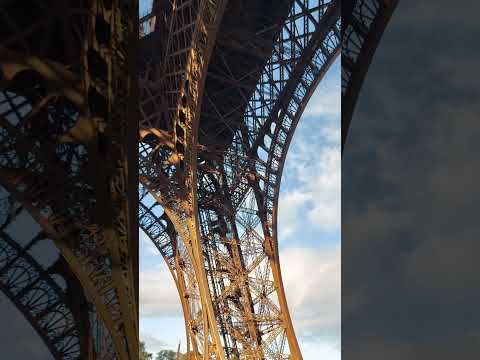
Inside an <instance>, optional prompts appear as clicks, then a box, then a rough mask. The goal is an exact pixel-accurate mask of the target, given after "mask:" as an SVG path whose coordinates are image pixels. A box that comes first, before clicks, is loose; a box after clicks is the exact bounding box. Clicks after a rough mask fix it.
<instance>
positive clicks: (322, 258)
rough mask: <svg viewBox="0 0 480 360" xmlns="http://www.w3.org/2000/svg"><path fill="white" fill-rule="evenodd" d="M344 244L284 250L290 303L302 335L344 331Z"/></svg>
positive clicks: (284, 272) (283, 256) (298, 333)
mask: <svg viewBox="0 0 480 360" xmlns="http://www.w3.org/2000/svg"><path fill="white" fill-rule="evenodd" d="M340 254H341V252H340V246H337V247H336V248H334V249H318V248H286V249H284V250H280V261H281V268H282V269H288V271H283V272H282V278H283V282H284V286H285V292H286V296H287V301H288V307H289V310H290V314H291V316H292V321H293V324H294V327H295V330H296V333H297V336H299V337H312V338H318V337H325V336H328V337H331V336H334V337H337V336H339V335H340V334H339V332H340V316H341V312H340V303H341V288H340V284H341V281H340V272H341V266H340V262H341V257H340Z"/></svg>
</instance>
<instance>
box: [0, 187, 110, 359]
mask: <svg viewBox="0 0 480 360" xmlns="http://www.w3.org/2000/svg"><path fill="white" fill-rule="evenodd" d="M0 192H1V193H2V194H1V195H0V289H1V290H2V292H3V293H4V294H5V295H6V296H7V297H8V298H9V299H10V300H11V301H12V302H13V304H14V305H15V306H16V307H17V308H18V309H19V310H20V311H21V313H22V314H23V315H24V316H25V318H26V319H27V320H28V321H29V322H30V324H31V325H32V326H33V328H34V329H35V331H36V332H37V334H38V335H39V336H40V338H41V339H42V340H43V342H44V343H45V345H46V346H47V348H48V349H49V350H50V352H51V354H52V356H53V358H54V359H65V360H74V359H91V358H93V357H94V356H95V359H105V360H106V359H112V358H114V355H115V351H114V349H113V347H112V341H111V339H110V338H108V333H107V332H106V331H105V329H104V328H103V326H102V325H101V324H99V323H98V319H97V318H96V312H95V311H94V309H93V305H92V304H91V303H90V302H89V301H88V300H87V299H86V298H85V295H84V293H83V290H82V288H81V285H80V283H79V282H78V280H77V279H76V278H75V275H74V274H73V273H72V271H71V270H70V269H69V267H68V264H66V262H65V261H64V259H63V258H62V257H59V256H58V255H56V256H57V260H55V261H52V260H50V261H49V263H48V266H47V265H44V264H41V263H40V262H39V261H37V258H38V253H39V251H40V252H41V253H42V252H43V253H45V252H46V251H45V250H48V244H51V242H50V239H48V237H47V235H46V233H45V232H43V231H42V230H41V229H40V227H39V226H38V224H37V223H36V222H35V221H34V220H33V219H32V218H31V217H30V216H29V215H28V212H26V211H25V210H24V209H23V208H22V206H21V205H20V204H19V203H18V202H16V201H15V200H14V199H13V198H12V197H11V196H9V195H8V193H6V192H5V190H4V189H3V188H0ZM19 227H21V228H22V230H21V231H20V229H19ZM20 232H22V233H23V234H20ZM26 233H27V234H26ZM46 242H48V244H45V243H46ZM42 245H43V248H42ZM51 246H52V247H53V246H54V245H51ZM39 248H40V249H42V250H38V249H39ZM50 252H51V251H50ZM54 254H56V251H55V253H54ZM45 257H46V258H48V257H52V254H49V255H47V256H44V258H45ZM43 261H44V262H45V259H44V260H43Z"/></svg>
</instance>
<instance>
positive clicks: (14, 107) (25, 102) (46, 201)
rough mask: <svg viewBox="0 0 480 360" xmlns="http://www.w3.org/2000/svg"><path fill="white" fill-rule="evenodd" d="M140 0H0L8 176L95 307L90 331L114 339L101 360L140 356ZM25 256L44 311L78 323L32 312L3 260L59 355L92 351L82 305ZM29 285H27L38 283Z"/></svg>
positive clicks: (7, 184)
mask: <svg viewBox="0 0 480 360" xmlns="http://www.w3.org/2000/svg"><path fill="white" fill-rule="evenodd" d="M134 4H135V2H134V1H120V0H85V1H65V0H54V1H49V2H45V1H40V0H35V1H28V2H18V1H13V0H12V1H3V2H2V5H0V24H1V25H0V27H1V30H2V31H1V32H2V34H4V36H3V37H2V39H0V184H1V185H2V186H3V188H4V189H6V191H8V193H9V194H11V196H12V197H13V198H15V200H16V201H18V202H19V203H20V204H21V206H22V207H23V208H24V209H25V210H26V211H28V213H29V214H30V216H31V217H32V218H33V219H34V220H35V221H36V222H37V223H38V224H39V225H40V226H41V229H42V232H43V233H44V234H46V235H45V236H47V237H48V238H49V239H51V240H53V242H54V243H55V245H56V247H57V248H58V250H59V251H60V253H61V254H62V256H63V258H64V259H65V261H66V263H67V264H68V267H69V269H70V270H71V272H72V273H73V274H74V277H75V278H77V279H78V281H79V282H80V284H81V288H82V289H83V292H84V294H85V297H86V298H87V299H88V300H89V301H91V303H92V304H93V309H94V314H93V318H92V319H91V321H90V329H92V328H98V329H102V328H103V327H105V330H106V332H107V333H106V334H105V336H103V335H102V337H104V338H105V339H106V340H105V341H106V346H107V348H109V347H110V348H111V350H105V349H103V350H102V349H99V347H100V348H102V346H101V344H98V343H97V344H96V345H95V346H96V347H97V350H96V351H95V352H96V353H95V352H93V353H91V356H95V357H96V358H97V359H98V358H105V359H133V358H135V357H136V356H137V353H138V324H137V322H138V320H137V299H136V295H135V294H136V287H137V285H136V280H135V276H134V273H133V264H134V263H136V256H137V255H136V252H135V251H133V249H134V247H135V246H136V237H135V235H136V234H137V229H136V225H135V224H136V218H135V217H132V214H130V213H129V211H130V210H129V207H128V197H127V196H126V194H127V192H131V191H132V190H134V191H135V186H136V179H135V176H134V175H133V174H132V173H131V172H132V168H131V166H132V164H134V161H135V159H134V158H132V159H128V158H127V156H128V155H127V154H128V151H127V149H128V147H129V146H130V147H131V146H135V145H136V139H135V134H133V136H132V135H131V131H130V132H129V131H127V130H131V127H132V124H129V123H128V119H129V118H134V115H133V114H134V113H135V112H136V108H135V104H131V103H129V101H128V99H129V98H130V96H132V91H133V87H132V84H134V83H132V81H131V79H133V74H134V73H135V72H134V71H132V70H133V68H132V67H131V61H132V59H131V57H132V54H131V51H130V50H129V48H128V46H129V45H128V42H129V41H131V40H132V39H134V38H135V35H136V34H135V32H134V25H135V21H136V20H135V18H133V14H136V13H137V12H138V9H137V7H136V6H134ZM133 126H134V127H136V124H135V123H133ZM129 174H130V175H129ZM134 184H135V185H134ZM134 194H135V192H134ZM4 239H5V238H4ZM5 244H7V243H5ZM3 251H4V252H5V254H7V253H8V254H9V255H11V254H13V253H12V252H13V251H16V252H17V253H18V254H19V255H21V256H22V259H23V260H25V259H26V252H25V251H26V249H20V248H15V247H14V246H13V245H12V244H9V245H8V246H7V245H5V247H4V248H3ZM132 251H133V253H132ZM23 260H22V261H23ZM27 260H28V261H27ZM27 260H25V262H24V264H27V263H28V266H27V265H25V268H24V269H25V274H28V276H29V277H28V279H30V280H32V281H37V280H35V279H38V281H40V283H38V284H42V286H44V287H45V289H46V291H47V290H48V291H49V293H48V299H49V301H51V306H52V308H48V309H49V310H52V311H53V310H54V306H57V305H58V306H59V308H58V312H56V313H55V312H52V315H48V316H56V315H54V314H57V313H58V314H59V316H60V315H61V316H63V319H64V320H65V321H67V322H66V323H64V324H62V326H69V327H70V328H69V329H70V330H68V329H66V328H63V329H61V328H58V329H57V328H56V327H55V325H54V321H55V320H54V319H53V318H50V317H47V315H45V316H39V315H38V314H33V313H32V312H33V311H37V310H36V308H35V307H32V308H22V306H24V303H23V301H24V299H26V298H25V297H24V296H26V294H24V293H23V292H20V294H19V293H18V292H17V288H15V286H22V283H18V284H17V283H15V279H16V278H15V276H14V268H9V267H8V266H10V265H11V266H13V264H10V265H8V264H7V266H6V267H4V268H3V271H4V274H12V276H13V277H12V278H8V277H7V278H4V279H3V280H4V282H3V285H4V287H3V289H4V290H5V291H7V293H8V294H10V295H12V294H13V295H14V297H13V301H14V303H15V304H17V306H19V307H20V308H21V311H22V312H23V313H24V314H25V315H26V316H27V319H28V320H29V321H30V322H31V323H32V326H33V327H34V328H35V329H37V331H39V332H40V333H41V337H42V338H43V339H44V340H45V341H46V343H47V345H48V347H49V349H50V350H51V351H52V353H53V355H54V356H55V357H57V358H62V359H64V358H68V359H70V358H72V359H73V358H78V359H79V358H82V359H84V358H85V357H84V356H83V355H81V354H82V350H81V349H82V344H80V348H79V346H78V344H77V345H74V344H75V341H77V340H75V339H77V338H78V336H77V335H76V334H77V333H78V331H79V330H78V327H79V326H80V324H79V323H78V322H77V323H75V324H74V323H73V322H72V321H71V320H72V316H74V310H71V311H70V310H68V309H67V308H66V307H65V306H64V307H63V308H61V306H63V305H62V303H58V304H56V302H55V297H57V298H58V299H59V300H61V298H62V297H63V298H64V297H65V296H64V294H63V293H64V290H62V289H59V288H58V287H55V285H54V283H52V282H51V281H50V280H49V277H48V274H45V273H42V272H41V271H40V270H39V269H38V268H37V267H35V265H34V263H33V262H32V259H30V258H29V259H27ZM35 271H36V272H37V273H35ZM28 279H25V281H27V280H28ZM74 280H75V279H74V278H72V281H74ZM23 285H25V286H26V287H25V291H29V287H30V286H33V283H32V284H26V283H24V284H23ZM10 286H14V287H13V288H10ZM20 295H21V296H20ZM32 296H33V295H32ZM45 296H46V295H45ZM33 300H34V299H33V298H32V300H31V301H33ZM29 301H30V300H29ZM29 304H30V305H32V306H35V305H36V304H34V303H29ZM37 305H38V304H37ZM62 309H63V310H62ZM61 311H63V312H61ZM29 314H30V315H32V314H33V315H32V316H30V315H29ZM47 320H48V321H50V320H51V321H52V323H51V324H47V323H45V322H44V321H47ZM50 325H51V327H49V326H50ZM76 329H77V330H76ZM62 331H65V332H69V331H70V333H69V334H70V335H69V336H70V337H68V336H67V334H66V333H64V334H62V333H61V332H62ZM101 331H103V330H101ZM57 332H58V333H57ZM57 335H58V336H61V337H59V338H57ZM92 336H93V334H92ZM93 337H94V339H95V336H93ZM97 340H98V337H97ZM102 341H103V340H102ZM69 344H72V345H71V346H70V345H69ZM75 349H76V350H75ZM74 350H75V351H76V352H75V351H74ZM89 355H90V354H89Z"/></svg>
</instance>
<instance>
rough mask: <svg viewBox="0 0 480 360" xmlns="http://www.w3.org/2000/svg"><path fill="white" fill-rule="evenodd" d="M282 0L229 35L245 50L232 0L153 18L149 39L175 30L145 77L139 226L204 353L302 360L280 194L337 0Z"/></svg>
mask: <svg viewBox="0 0 480 360" xmlns="http://www.w3.org/2000/svg"><path fill="white" fill-rule="evenodd" d="M285 4H286V5H287V6H284V8H285V10H282V11H284V15H282V16H280V17H279V18H278V19H279V21H276V22H274V23H271V24H264V26H263V30H262V29H260V30H258V28H257V30H258V31H257V32H256V33H255V34H254V35H253V36H251V37H250V38H248V39H243V40H244V41H237V42H235V41H232V39H231V38H230V39H229V40H230V41H229V43H230V44H234V45H231V46H235V47H236V48H235V51H237V52H241V53H242V54H243V57H240V56H238V55H237V53H235V52H233V53H234V55H232V49H231V48H228V47H227V46H226V45H225V44H226V43H227V42H226V41H223V40H224V37H225V36H224V35H223V34H225V33H229V35H230V36H231V37H232V38H234V39H235V40H238V39H239V38H240V36H238V35H235V32H234V31H229V30H231V29H229V28H228V26H227V25H225V26H227V28H225V26H222V25H221V24H222V21H221V18H222V16H224V17H225V18H227V19H228V20H230V18H228V16H229V13H228V11H229V8H230V9H231V8H234V9H235V6H237V5H238V3H237V2H235V1H234V0H230V1H229V4H228V7H227V8H226V4H225V2H222V1H217V2H211V1H208V2H206V1H205V2H203V1H176V2H175V1H173V2H172V3H171V6H169V5H168V2H164V5H165V6H164V7H163V9H160V10H158V7H157V8H156V9H157V10H156V11H157V12H155V11H153V12H152V14H153V15H151V16H150V15H146V16H145V17H143V19H144V20H145V22H148V25H145V27H144V28H143V29H146V28H148V29H149V30H148V31H145V30H144V31H142V32H141V34H140V36H141V37H142V42H143V43H144V44H145V46H146V47H151V46H152V45H151V43H152V39H154V38H155V36H156V33H158V32H159V31H163V33H164V34H168V36H163V37H160V41H157V43H156V44H157V47H158V49H157V53H159V54H161V56H157V57H156V58H155V57H153V56H152V57H151V58H150V59H153V60H150V61H149V62H147V63H146V64H145V67H144V69H143V71H142V73H141V77H140V91H141V93H140V98H141V106H140V112H141V119H140V138H141V141H140V145H139V158H140V186H139V192H140V195H139V198H140V212H139V218H140V227H141V228H142V230H143V231H144V232H145V233H146V234H147V235H148V236H149V237H150V238H151V239H152V241H153V242H154V244H155V245H156V246H157V248H158V249H159V251H160V253H161V254H162V256H163V258H164V259H165V260H166V263H167V266H168V267H169V269H170V271H171V273H172V275H173V278H174V280H175V283H176V285H177V289H178V291H179V294H180V301H181V304H182V308H183V311H184V316H185V325H186V331H187V342H188V344H187V345H188V349H189V352H191V354H192V355H193V356H194V357H195V358H198V359H200V358H202V356H203V357H204V358H217V359H223V358H229V359H234V358H239V359H289V358H293V359H301V353H300V350H299V347H298V343H297V340H296V337H295V334H294V330H293V326H292V323H291V319H290V315H289V312H288V307H287V303H286V300H285V294H284V289H283V284H282V279H281V271H280V263H279V254H278V241H277V209H278V196H279V190H280V181H281V175H282V170H283V164H284V162H285V158H286V154H287V151H288V147H289V144H290V141H291V139H292V136H293V133H294V130H295V128H296V125H297V123H298V121H299V119H300V117H301V114H302V112H303V110H304V108H305V106H306V104H307V102H308V100H309V98H310V96H311V95H312V93H313V91H314V89H315V88H316V86H317V84H318V83H319V82H320V81H321V79H322V77H323V75H324V74H325V73H326V71H327V70H328V68H329V66H330V65H331V64H332V62H333V61H334V59H335V58H336V57H337V56H338V54H339V52H340V31H341V30H340V20H339V19H340V2H339V1H307V0H304V1H299V0H296V1H285V2H284V5H285ZM275 5H277V6H278V7H279V8H280V9H282V4H281V2H277V3H275ZM267 8H268V6H267ZM225 9H227V10H225ZM252 9H253V7H252ZM252 9H251V10H252ZM252 12H253V10H252ZM237 14H239V13H237ZM263 15H264V17H266V18H268V17H269V15H270V14H263ZM272 16H273V15H272ZM252 17H253V15H252ZM153 18H155V21H153V23H154V24H155V26H154V28H152V27H151V25H150V24H151V23H152V19H153ZM266 22H267V21H266ZM231 23H232V22H231V21H227V20H225V24H231ZM267 25H268V26H267ZM232 26H233V25H230V27H232ZM246 27H247V26H245V28H246ZM219 29H220V30H219ZM245 31H247V30H245ZM216 38H218V39H219V40H218V41H217V42H216ZM157 39H158V38H157ZM255 58H256V60H255ZM242 61H243V62H242ZM255 61H257V63H258V64H260V66H256V65H255ZM252 64H253V65H252Z"/></svg>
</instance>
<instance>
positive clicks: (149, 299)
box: [139, 259, 182, 317]
mask: <svg viewBox="0 0 480 360" xmlns="http://www.w3.org/2000/svg"><path fill="white" fill-rule="evenodd" d="M161 261H163V259H162V260H161ZM139 298H140V315H141V316H145V317H146V316H171V315H174V314H180V315H181V314H182V308H181V305H180V299H179V298H178V293H177V288H176V286H175V282H174V281H173V277H172V275H171V274H170V272H169V271H168V269H167V267H166V265H164V264H162V266H161V268H160V269H159V270H149V271H140V273H139Z"/></svg>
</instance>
